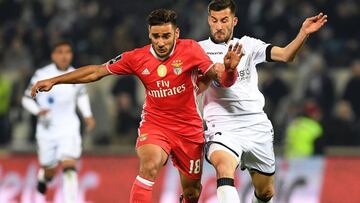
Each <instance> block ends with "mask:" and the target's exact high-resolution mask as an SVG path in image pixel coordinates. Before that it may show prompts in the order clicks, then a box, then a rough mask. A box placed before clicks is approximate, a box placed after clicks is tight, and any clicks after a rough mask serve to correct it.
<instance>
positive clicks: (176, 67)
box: [171, 59, 183, 75]
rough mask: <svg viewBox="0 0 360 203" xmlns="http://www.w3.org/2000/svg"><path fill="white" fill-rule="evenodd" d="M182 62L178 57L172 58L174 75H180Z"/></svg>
mask: <svg viewBox="0 0 360 203" xmlns="http://www.w3.org/2000/svg"><path fill="white" fill-rule="evenodd" d="M182 64H183V62H182V61H181V60H180V59H177V60H174V61H173V62H172V63H171V66H172V67H173V71H174V73H175V74H176V75H180V74H181V73H182V67H181V65H182Z"/></svg>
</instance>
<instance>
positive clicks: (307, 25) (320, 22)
mask: <svg viewBox="0 0 360 203" xmlns="http://www.w3.org/2000/svg"><path fill="white" fill-rule="evenodd" d="M326 22H327V15H324V14H323V13H319V15H317V16H313V17H310V18H307V19H306V20H305V21H304V22H303V24H302V26H301V28H300V31H299V33H298V35H297V36H296V37H295V39H294V40H293V41H292V42H290V43H289V44H288V45H287V46H286V47H278V46H274V47H273V48H272V49H271V59H272V60H274V61H282V62H291V61H293V60H294V58H295V55H296V53H297V52H298V51H299V50H300V48H301V47H302V45H303V44H304V42H305V40H306V39H307V38H308V37H309V35H310V34H311V33H314V32H317V31H318V30H320V28H321V27H322V26H324V25H325V23H326Z"/></svg>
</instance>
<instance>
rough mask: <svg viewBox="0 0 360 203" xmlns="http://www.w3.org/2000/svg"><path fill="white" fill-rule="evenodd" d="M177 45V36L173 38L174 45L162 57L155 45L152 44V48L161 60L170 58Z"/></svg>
mask: <svg viewBox="0 0 360 203" xmlns="http://www.w3.org/2000/svg"><path fill="white" fill-rule="evenodd" d="M175 43H176V39H175V36H174V38H173V43H172V45H171V47H170V48H169V50H168V52H167V53H166V54H165V55H160V54H159V53H158V52H157V51H156V49H155V48H154V47H155V45H153V44H152V43H151V46H152V47H153V49H154V52H155V54H156V56H157V57H159V58H161V59H166V58H168V57H169V56H170V54H171V52H172V51H173V49H174V46H175Z"/></svg>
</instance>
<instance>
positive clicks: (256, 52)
mask: <svg viewBox="0 0 360 203" xmlns="http://www.w3.org/2000/svg"><path fill="white" fill-rule="evenodd" d="M246 44H248V45H250V47H251V48H250V51H251V52H252V58H253V61H254V63H255V65H256V64H259V63H263V62H270V61H271V56H267V55H268V54H270V53H271V52H269V50H271V47H272V46H271V45H270V44H267V43H265V42H263V41H261V40H259V39H255V38H252V37H246ZM269 48H270V49H269Z"/></svg>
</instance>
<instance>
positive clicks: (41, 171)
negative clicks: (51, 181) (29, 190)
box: [37, 168, 46, 183]
mask: <svg viewBox="0 0 360 203" xmlns="http://www.w3.org/2000/svg"><path fill="white" fill-rule="evenodd" d="M37 179H38V181H39V182H42V183H45V182H46V180H45V170H44V169H43V168H40V169H39V171H38V174H37Z"/></svg>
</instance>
